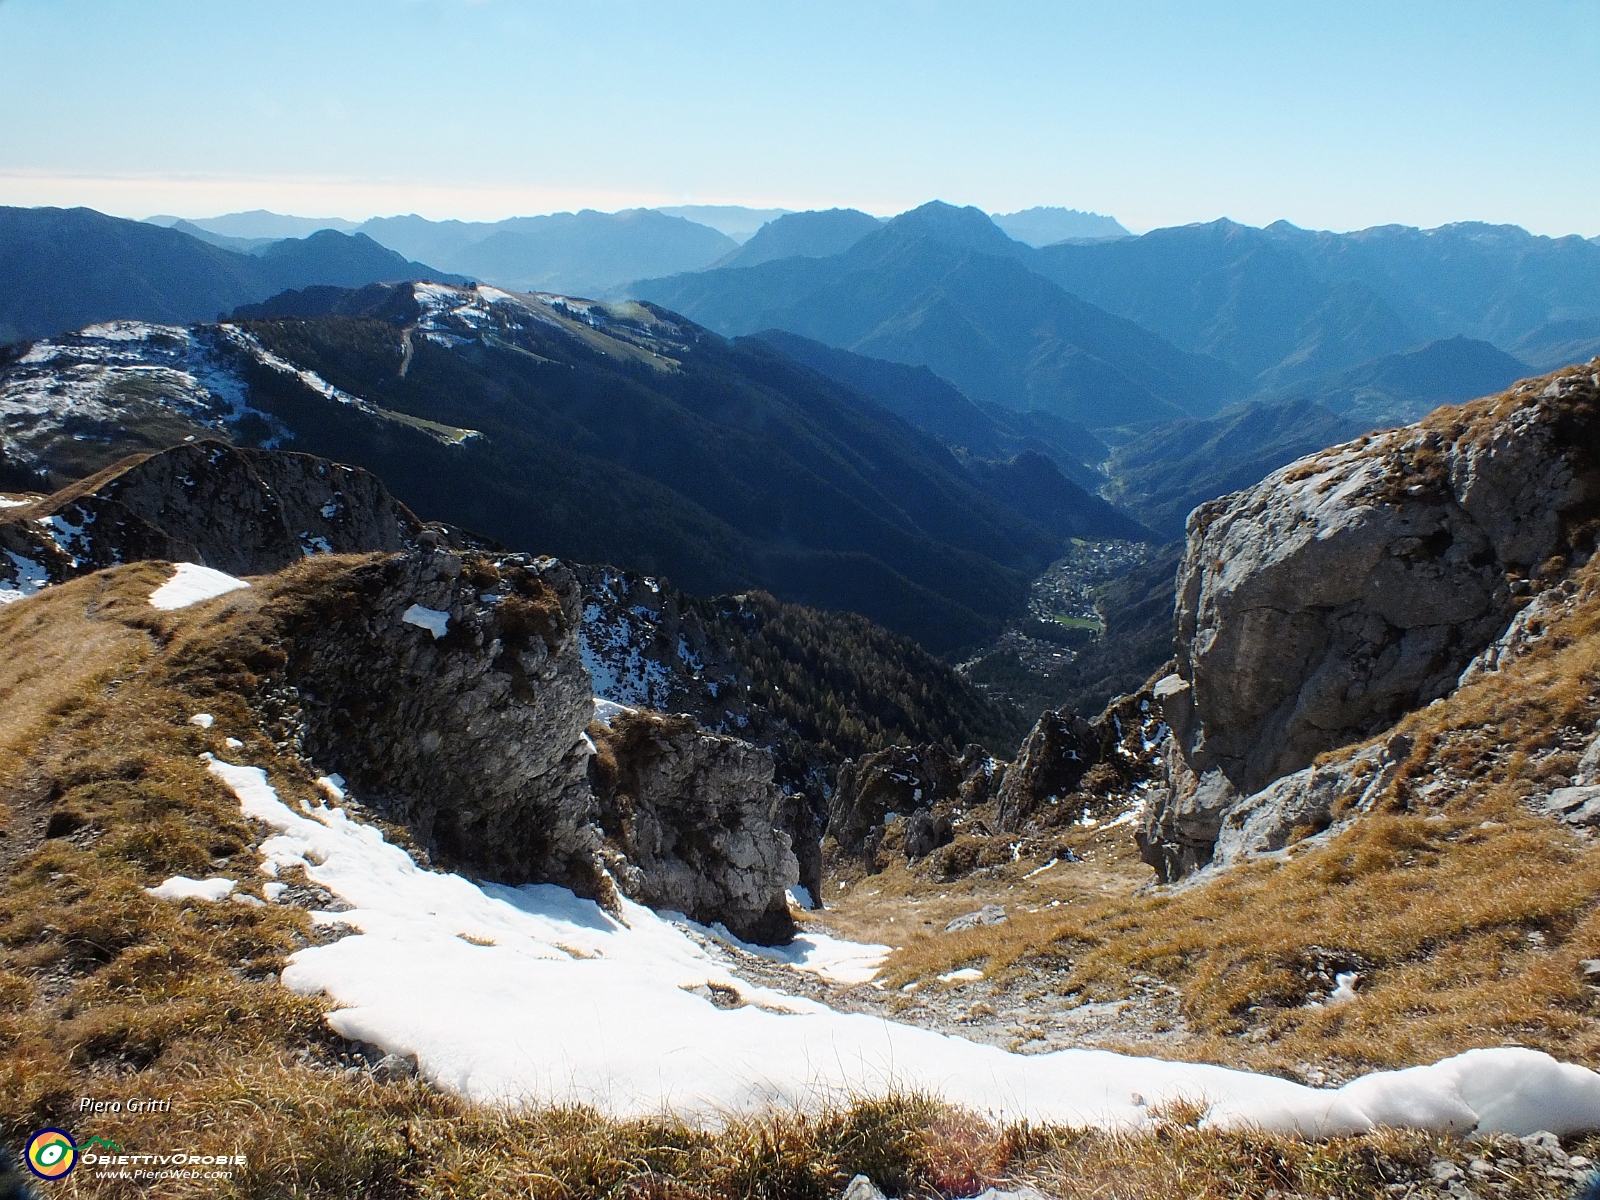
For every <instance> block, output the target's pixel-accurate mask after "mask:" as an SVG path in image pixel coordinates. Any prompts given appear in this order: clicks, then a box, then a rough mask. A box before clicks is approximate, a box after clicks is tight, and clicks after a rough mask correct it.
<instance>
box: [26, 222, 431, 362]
mask: <svg viewBox="0 0 1600 1200" xmlns="http://www.w3.org/2000/svg"><path fill="white" fill-rule="evenodd" d="M406 279H435V280H439V281H442V282H461V279H460V277H459V276H453V275H449V274H446V273H444V272H442V271H438V270H436V269H434V268H433V267H430V266H427V265H425V264H423V263H419V262H410V261H408V260H407V259H405V258H404V257H402V256H401V255H399V254H396V253H395V252H394V251H392V250H389V249H386V248H385V247H383V246H380V245H378V243H376V242H374V241H373V240H372V239H370V238H367V237H364V236H362V235H360V234H353V235H346V234H342V233H338V232H335V231H333V230H323V231H321V232H318V233H314V234H312V235H311V236H310V237H307V238H305V239H303V240H292V241H285V242H278V243H274V244H273V245H272V246H268V247H264V248H263V249H262V250H261V251H260V252H258V253H254V254H239V253H235V252H233V251H230V250H225V249H222V248H221V247H218V246H212V245H208V244H207V243H205V242H202V241H199V240H197V239H196V238H193V237H191V236H189V235H188V234H185V233H181V232H179V231H177V230H175V229H164V228H161V227H160V226H157V225H151V224H148V223H146V222H143V221H127V220H122V219H121V218H118V217H108V216H106V215H105V214H104V213H99V212H96V211H94V210H93V209H89V208H74V209H62V208H0V343H5V342H9V341H15V340H18V339H20V338H27V337H39V336H43V335H48V334H54V333H59V332H62V331H65V330H69V329H79V328H82V327H84V326H86V325H92V324H95V323H96V322H99V321H107V320H115V319H119V318H132V319H139V320H147V321H157V322H166V323H175V324H184V323H187V322H190V321H197V320H211V319H214V318H215V317H216V316H217V315H218V314H219V313H222V312H227V311H229V310H231V309H233V308H234V307H236V306H238V305H240V304H247V303H250V302H251V301H254V300H260V299H263V298H265V297H267V296H271V295H273V294H275V293H277V292H280V291H283V290H284V289H285V288H292V287H305V286H307V285H310V284H333V285H338V286H342V287H361V286H364V285H366V284H368V283H376V282H387V281H397V280H406Z"/></svg>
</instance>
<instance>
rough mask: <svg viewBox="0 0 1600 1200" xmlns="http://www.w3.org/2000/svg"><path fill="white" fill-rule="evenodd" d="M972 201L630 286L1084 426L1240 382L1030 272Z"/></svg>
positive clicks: (745, 329) (715, 321)
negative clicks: (840, 248) (794, 254)
mask: <svg viewBox="0 0 1600 1200" xmlns="http://www.w3.org/2000/svg"><path fill="white" fill-rule="evenodd" d="M1036 253H1037V252H1036V251H1034V250H1032V249H1031V248H1030V247H1027V246H1024V245H1023V244H1022V243H1020V242H1015V241H1013V240H1012V239H1010V238H1008V237H1007V236H1006V235H1005V234H1004V233H1003V232H1001V231H1000V229H999V228H998V227H997V226H996V225H995V224H994V223H993V222H992V221H991V220H989V218H988V217H987V216H985V215H984V214H983V213H982V212H980V211H978V210H977V209H975V208H968V209H958V208H955V207H953V206H951V205H948V204H942V203H939V202H937V201H936V202H933V203H931V204H926V205H923V206H922V207H921V208H917V209H913V210H912V211H911V212H908V213H902V214H901V215H900V216H898V217H895V218H894V219H893V220H891V221H889V222H888V223H887V224H885V225H884V226H883V227H882V228H881V229H879V230H877V231H875V232H872V233H869V234H868V235H867V236H866V237H863V238H862V239H860V240H859V241H858V242H856V243H855V244H854V245H852V246H851V247H850V248H849V249H848V250H846V251H845V252H844V253H842V254H836V255H834V256H832V257H830V258H820V259H818V258H786V259H775V260H772V261H769V262H765V263H760V264H758V265H756V266H753V267H747V268H720V269H716V270H710V271H704V272H699V273H694V274H683V275H677V276H673V277H670V278H665V279H657V280H647V281H644V282H641V283H639V284H636V285H634V287H633V289H632V291H633V292H634V293H635V294H636V295H638V296H639V297H640V298H642V299H647V300H650V301H652V302H654V303H657V304H661V305H662V306H664V307H666V308H670V309H672V310H673V311H675V312H682V313H684V314H685V315H686V316H688V317H690V318H691V319H692V320H695V321H698V322H700V323H702V324H705V325H707V326H709V327H710V328H712V329H715V330H716V331H717V332H719V333H722V334H724V335H727V336H735V335H740V334H748V333H756V332H759V331H761V330H765V329H782V330H786V331H788V332H790V333H796V334H799V335H801V336H803V337H807V338H811V339H814V340H816V341H820V342H823V343H826V344H828V345H831V346H835V347H838V348H841V349H846V350H850V351H853V352H855V353H857V354H863V355H867V356H870V357H873V358H883V359H889V360H891V361H894V362H901V363H906V364H909V365H912V366H926V367H928V368H930V369H932V370H933V371H934V372H936V373H937V374H939V375H941V376H943V377H944V378H945V379H948V380H950V381H951V382H953V383H955V384H956V385H957V386H958V387H959V388H960V389H961V390H962V391H963V392H965V393H966V394H967V395H968V396H970V397H972V398H973V399H974V400H978V401H980V402H992V403H997V404H1001V405H1003V406H1005V407H1008V408H1013V409H1018V410H1022V411H1029V410H1040V411H1044V412H1049V413H1052V414H1054V415H1056V416H1058V417H1061V418H1064V419H1066V420H1069V421H1075V422H1077V423H1079V424H1082V425H1084V426H1087V427H1089V428H1091V429H1093V428H1102V427H1108V426H1119V425H1125V424H1138V423H1148V422H1154V421H1161V420H1171V419H1174V418H1179V417H1183V416H1186V415H1189V414H1191V413H1195V412H1201V413H1208V412H1212V411H1215V410H1216V408H1218V407H1220V405H1221V404H1223V403H1225V402H1226V401H1227V400H1229V399H1233V398H1236V397H1237V396H1239V395H1241V394H1243V392H1244V391H1245V390H1246V389H1245V387H1244V384H1243V381H1242V380H1241V379H1240V378H1239V377H1238V376H1237V375H1236V374H1235V373H1234V372H1233V371H1232V370H1230V369H1229V368H1228V367H1226V366H1225V365H1223V364H1222V363H1220V362H1218V361H1216V360H1214V359H1207V358H1204V357H1202V356H1199V355H1194V354H1187V353H1185V352H1183V351H1181V350H1179V349H1178V348H1176V347H1174V346H1172V345H1171V344H1170V343H1168V342H1166V341H1164V340H1163V339H1161V338H1160V337H1158V336H1156V335H1154V334H1151V333H1149V332H1148V331H1146V330H1145V329H1143V328H1141V327H1140V326H1138V325H1136V324H1134V323H1133V322H1131V321H1126V320H1123V319H1120V318H1118V317H1115V316H1112V315H1111V314H1109V313H1106V312H1104V311H1102V310H1100V309H1097V308H1095V307H1094V306H1092V305H1090V304H1086V303H1084V302H1083V301H1082V300H1080V299H1078V298H1077V297H1076V296H1073V295H1070V294H1068V293H1067V292H1065V291H1063V290H1062V289H1061V288H1059V287H1057V286H1056V285H1055V284H1053V283H1051V282H1050V281H1049V280H1048V279H1046V278H1044V277H1043V276H1042V275H1040V274H1037V273H1035V272H1034V271H1032V270H1030V269H1029V267H1028V266H1027V260H1029V259H1030V258H1031V256H1033V255H1034V254H1036Z"/></svg>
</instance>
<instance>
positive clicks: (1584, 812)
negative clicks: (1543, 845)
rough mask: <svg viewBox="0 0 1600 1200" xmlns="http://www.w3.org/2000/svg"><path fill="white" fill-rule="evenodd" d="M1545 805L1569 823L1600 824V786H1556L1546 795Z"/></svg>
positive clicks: (1557, 816)
mask: <svg viewBox="0 0 1600 1200" xmlns="http://www.w3.org/2000/svg"><path fill="white" fill-rule="evenodd" d="M1544 807H1545V811H1546V812H1548V813H1549V814H1550V815H1551V816H1553V817H1556V818H1557V819H1558V820H1561V821H1564V822H1566V823H1567V824H1568V825H1600V787H1597V786H1594V785H1590V786H1587V787H1564V788H1556V789H1555V790H1554V791H1553V792H1551V793H1550V795H1549V796H1548V797H1546V799H1545V804H1544Z"/></svg>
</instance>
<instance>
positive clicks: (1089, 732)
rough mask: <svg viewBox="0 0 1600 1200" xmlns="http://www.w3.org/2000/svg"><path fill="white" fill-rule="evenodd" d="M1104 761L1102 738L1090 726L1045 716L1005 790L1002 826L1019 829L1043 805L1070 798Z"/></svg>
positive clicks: (999, 815) (1072, 717)
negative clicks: (1086, 777)
mask: <svg viewBox="0 0 1600 1200" xmlns="http://www.w3.org/2000/svg"><path fill="white" fill-rule="evenodd" d="M1099 760H1100V738H1099V736H1098V735H1097V731H1096V730H1095V729H1094V728H1093V727H1092V726H1091V725H1090V724H1089V722H1088V721H1085V720H1084V719H1083V718H1082V717H1080V716H1077V715H1076V714H1074V713H1071V712H1047V713H1044V714H1043V715H1042V716H1040V718H1039V720H1038V722H1037V723H1036V724H1035V725H1034V727H1033V731H1032V732H1031V733H1029V734H1028V738H1027V741H1025V742H1023V743H1022V749H1021V751H1019V752H1018V754H1017V759H1016V761H1015V762H1014V763H1012V764H1011V767H1010V769H1009V770H1007V771H1006V777H1005V780H1004V782H1002V783H1001V785H1000V795H999V797H998V799H997V800H996V803H995V819H996V822H997V823H998V825H999V827H1000V828H1001V829H1002V830H1014V829H1020V828H1021V827H1022V824H1023V822H1024V821H1025V820H1027V818H1029V817H1031V816H1032V815H1033V814H1034V813H1035V812H1037V811H1038V810H1039V809H1040V807H1042V806H1043V805H1046V804H1056V803H1059V802H1060V801H1062V800H1064V799H1066V798H1067V797H1069V796H1071V795H1072V794H1073V793H1074V792H1076V791H1078V785H1079V784H1080V783H1081V782H1082V781H1083V777H1084V776H1085V775H1086V774H1088V771H1089V768H1090V767H1092V766H1094V764H1095V763H1097V762H1098V761H1099Z"/></svg>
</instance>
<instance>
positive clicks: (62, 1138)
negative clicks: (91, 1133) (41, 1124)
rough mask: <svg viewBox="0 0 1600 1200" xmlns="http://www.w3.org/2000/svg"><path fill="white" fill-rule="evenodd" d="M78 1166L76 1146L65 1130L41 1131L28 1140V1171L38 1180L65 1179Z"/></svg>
mask: <svg viewBox="0 0 1600 1200" xmlns="http://www.w3.org/2000/svg"><path fill="white" fill-rule="evenodd" d="M77 1165H78V1146H77V1143H76V1142H74V1141H73V1140H72V1135H71V1134H70V1133H68V1132H67V1131H66V1130H65V1129H41V1130H39V1132H38V1133H36V1134H34V1135H33V1136H32V1137H31V1138H29V1139H28V1169H29V1170H31V1171H32V1172H33V1173H34V1174H35V1175H37V1176H38V1177H39V1178H40V1179H65V1178H66V1177H67V1176H68V1175H70V1174H71V1173H72V1168H73V1167H75V1166H77Z"/></svg>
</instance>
